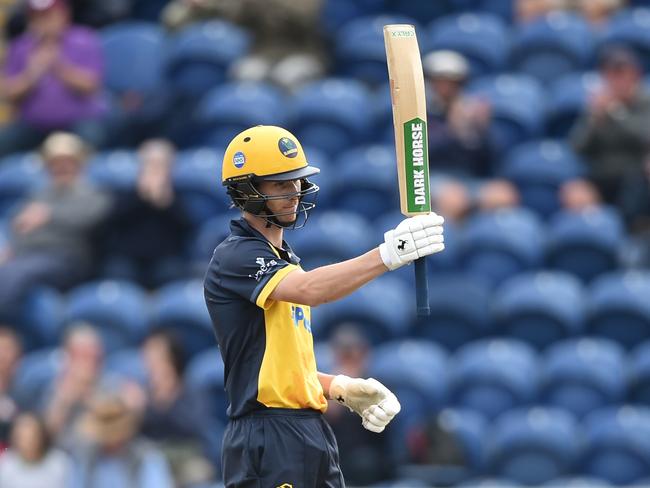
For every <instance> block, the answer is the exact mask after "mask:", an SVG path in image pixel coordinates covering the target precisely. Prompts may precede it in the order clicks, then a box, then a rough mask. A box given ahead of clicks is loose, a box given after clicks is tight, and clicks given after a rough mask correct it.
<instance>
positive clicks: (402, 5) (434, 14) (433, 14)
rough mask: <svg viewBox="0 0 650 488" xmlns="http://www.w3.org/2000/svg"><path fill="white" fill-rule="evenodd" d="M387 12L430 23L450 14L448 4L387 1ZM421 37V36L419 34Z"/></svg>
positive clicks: (399, 0)
mask: <svg viewBox="0 0 650 488" xmlns="http://www.w3.org/2000/svg"><path fill="white" fill-rule="evenodd" d="M386 10H387V11H388V12H391V13H394V14H397V15H406V16H408V17H411V18H413V19H416V20H417V21H418V22H429V21H431V20H433V19H437V18H439V17H442V16H443V15H446V14H448V13H450V11H451V7H450V6H449V5H448V2H404V1H402V0H387V5H386ZM418 35H420V34H418Z"/></svg>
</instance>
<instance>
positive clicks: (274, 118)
mask: <svg viewBox="0 0 650 488" xmlns="http://www.w3.org/2000/svg"><path fill="white" fill-rule="evenodd" d="M290 110H291V109H290V107H289V100H288V99H286V98H285V96H284V95H283V94H282V92H281V91H280V90H279V89H277V88H276V87H274V86H272V85H269V84H266V83H256V82H232V83H226V84H223V85H218V86H216V87H215V88H213V89H212V90H210V91H208V92H207V93H206V95H205V96H204V97H203V98H202V99H201V101H200V103H199V106H198V108H197V111H196V116H195V120H194V122H195V123H196V125H197V128H198V129H197V130H198V132H199V135H198V136H197V137H198V138H199V139H200V140H201V144H204V145H207V146H212V147H224V148H225V147H226V146H227V145H228V143H230V141H231V140H232V138H233V137H235V136H236V135H237V134H238V133H240V132H242V131H243V130H245V129H248V128H250V127H253V126H255V125H279V126H281V127H286V126H287V125H289V122H290Z"/></svg>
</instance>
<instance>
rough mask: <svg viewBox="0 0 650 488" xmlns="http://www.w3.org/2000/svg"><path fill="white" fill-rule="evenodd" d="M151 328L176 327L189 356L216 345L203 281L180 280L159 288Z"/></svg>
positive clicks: (154, 297) (154, 300) (153, 305)
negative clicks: (205, 299) (204, 296)
mask: <svg viewBox="0 0 650 488" xmlns="http://www.w3.org/2000/svg"><path fill="white" fill-rule="evenodd" d="M150 327H164V328H169V329H172V330H173V331H174V332H175V333H176V334H178V337H179V340H180V341H181V343H182V344H183V347H184V348H185V351H186V352H187V355H188V357H191V356H193V355H195V354H197V353H199V352H201V351H204V350H205V349H208V348H210V347H214V346H215V345H216V340H215V337H214V332H213V330H212V321H211V320H210V315H209V314H208V310H207V308H206V306H205V301H204V298H203V282H202V280H188V281H177V282H173V283H169V284H168V285H165V286H163V287H162V288H159V289H158V290H157V292H156V294H155V295H154V296H153V304H152V315H151V322H150Z"/></svg>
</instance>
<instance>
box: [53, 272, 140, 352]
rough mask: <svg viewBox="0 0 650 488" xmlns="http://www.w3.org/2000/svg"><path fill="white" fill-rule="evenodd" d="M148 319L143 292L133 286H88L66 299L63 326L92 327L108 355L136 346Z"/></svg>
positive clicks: (97, 283) (104, 283) (109, 282)
mask: <svg viewBox="0 0 650 488" xmlns="http://www.w3.org/2000/svg"><path fill="white" fill-rule="evenodd" d="M148 316H149V307H148V299H147V296H146V294H145V291H144V290H143V289H142V288H141V287H140V286H139V285H137V284H135V283H132V282H127V281H123V282H121V281H112V280H105V281H93V282H87V283H84V284H82V285H79V286H77V287H76V288H73V289H72V290H70V291H69V292H68V295H67V307H66V310H65V323H66V324H70V323H72V322H76V321H85V322H89V323H91V324H92V325H94V326H95V327H96V328H97V331H98V332H99V333H100V335H101V337H102V340H103V345H104V348H105V350H106V351H108V352H109V353H110V352H114V351H116V350H118V349H120V348H124V347H128V346H133V345H136V344H138V343H139V342H140V340H141V339H142V338H143V337H144V335H145V333H146V327H147V322H148Z"/></svg>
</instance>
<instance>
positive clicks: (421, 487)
mask: <svg viewBox="0 0 650 488" xmlns="http://www.w3.org/2000/svg"><path fill="white" fill-rule="evenodd" d="M368 486H369V488H426V487H428V486H429V485H428V484H427V483H426V482H425V481H422V480H419V479H417V478H400V479H396V480H391V481H382V482H381V483H375V484H373V485H368Z"/></svg>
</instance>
